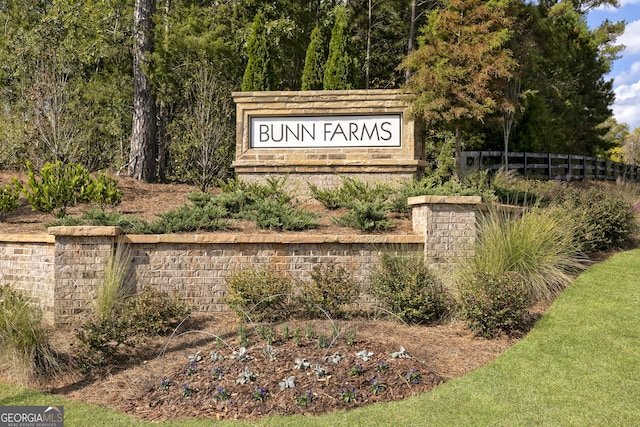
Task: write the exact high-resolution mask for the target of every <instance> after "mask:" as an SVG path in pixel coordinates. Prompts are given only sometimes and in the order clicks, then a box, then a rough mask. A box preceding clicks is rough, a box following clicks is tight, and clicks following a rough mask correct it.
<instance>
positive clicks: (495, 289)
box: [460, 272, 531, 338]
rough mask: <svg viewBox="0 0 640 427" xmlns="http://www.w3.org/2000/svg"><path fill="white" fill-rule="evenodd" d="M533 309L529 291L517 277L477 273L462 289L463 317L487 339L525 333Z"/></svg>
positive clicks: (516, 275)
mask: <svg viewBox="0 0 640 427" xmlns="http://www.w3.org/2000/svg"><path fill="white" fill-rule="evenodd" d="M530 306H531V297H530V295H529V290H528V288H527V286H526V284H525V282H524V280H523V278H522V277H521V276H520V275H518V274H517V273H512V272H507V273H499V274H493V273H476V274H475V275H474V276H472V277H471V278H470V279H469V280H468V281H467V282H465V283H463V284H462V285H461V287H460V314H461V316H462V318H463V319H464V320H465V322H466V324H467V326H468V327H469V328H470V329H471V330H472V331H473V332H475V333H476V334H478V335H480V336H483V337H485V338H495V337H497V336H499V335H501V334H502V333H508V334H510V333H513V332H515V331H517V330H522V329H523V328H524V326H525V325H526V323H527V321H528V319H529V311H528V310H529V307H530Z"/></svg>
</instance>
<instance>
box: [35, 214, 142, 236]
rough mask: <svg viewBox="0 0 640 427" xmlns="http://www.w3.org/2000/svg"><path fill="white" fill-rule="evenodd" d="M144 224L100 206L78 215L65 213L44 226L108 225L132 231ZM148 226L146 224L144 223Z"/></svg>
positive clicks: (140, 220) (136, 219) (138, 219)
mask: <svg viewBox="0 0 640 427" xmlns="http://www.w3.org/2000/svg"><path fill="white" fill-rule="evenodd" d="M142 224H146V223H145V222H144V221H143V220H142V219H140V218H137V217H132V216H127V215H123V214H122V213H121V212H107V211H104V210H103V209H102V208H93V209H89V210H88V211H86V212H83V213H82V215H80V216H79V217H74V216H71V215H67V216H65V217H62V218H56V219H55V220H54V221H51V222H48V223H46V224H45V226H46V227H56V226H76V225H91V226H110V227H121V228H122V229H123V230H125V231H126V232H128V231H133V230H136V229H138V228H139V227H142V226H143V225H142ZM146 225H147V226H148V224H146Z"/></svg>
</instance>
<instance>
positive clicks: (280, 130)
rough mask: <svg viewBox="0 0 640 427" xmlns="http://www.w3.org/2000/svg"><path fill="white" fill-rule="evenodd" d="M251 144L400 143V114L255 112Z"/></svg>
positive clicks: (380, 144) (348, 145)
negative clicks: (326, 114) (268, 113)
mask: <svg viewBox="0 0 640 427" xmlns="http://www.w3.org/2000/svg"><path fill="white" fill-rule="evenodd" d="M250 131H251V133H250V146H251V148H306V147H309V148H323V147H326V148H340V147H342V148H349V147H400V146H401V145H402V114H381V115H335V116H262V117H260V116H254V117H251V118H250Z"/></svg>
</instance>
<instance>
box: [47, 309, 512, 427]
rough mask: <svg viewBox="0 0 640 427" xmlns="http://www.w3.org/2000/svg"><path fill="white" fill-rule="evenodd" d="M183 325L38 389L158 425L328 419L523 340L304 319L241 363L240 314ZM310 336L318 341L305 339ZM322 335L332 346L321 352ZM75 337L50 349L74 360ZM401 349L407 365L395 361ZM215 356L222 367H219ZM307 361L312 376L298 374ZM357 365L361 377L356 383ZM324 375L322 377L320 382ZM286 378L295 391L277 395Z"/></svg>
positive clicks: (258, 345)
mask: <svg viewBox="0 0 640 427" xmlns="http://www.w3.org/2000/svg"><path fill="white" fill-rule="evenodd" d="M187 323H188V324H185V325H183V326H182V327H181V329H180V330H178V331H176V333H175V334H174V335H172V336H171V337H163V338H157V339H153V340H149V341H147V342H146V343H145V344H144V345H141V346H139V347H137V348H136V349H135V350H134V351H132V352H129V353H128V354H126V355H123V357H122V363H121V364H119V365H117V366H113V367H112V368H111V369H110V370H109V371H108V372H106V373H104V375H96V376H93V377H82V376H80V375H79V374H78V373H76V372H74V371H67V372H66V373H64V374H61V375H58V376H56V378H54V379H51V380H50V381H48V382H43V383H40V384H39V385H38V388H40V389H41V390H45V391H48V392H51V393H54V394H58V395H62V396H65V397H68V398H70V399H74V400H79V401H83V402H88V403H93V404H97V405H101V406H108V407H111V408H114V409H116V410H118V411H122V412H126V413H129V414H132V415H134V416H136V417H139V418H142V419H145V420H152V421H162V420H169V419H186V418H216V419H221V418H230V419H254V418H259V417H264V416H269V415H276V414H278V415H288V414H322V413H328V412H333V411H336V410H340V409H351V408H355V407H358V406H363V405H367V404H371V403H374V402H383V401H393V400H398V399H403V398H406V397H408V396H412V395H415V394H417V393H421V392H424V391H426V390H429V389H431V388H433V387H434V386H436V385H438V384H440V383H442V382H445V381H448V380H450V379H452V378H456V377H460V376H462V375H464V374H466V373H468V372H470V371H472V370H474V369H476V368H478V367H479V366H481V365H483V364H485V363H487V362H489V361H491V360H493V359H495V358H496V357H497V356H498V355H499V354H500V353H502V352H503V351H504V350H505V349H507V348H508V347H509V346H511V345H512V344H514V343H515V342H516V341H517V340H518V337H508V336H502V337H500V338H498V339H494V340H487V339H484V338H479V337H476V336H474V335H473V334H472V333H471V332H469V331H468V330H467V329H465V328H464V326H463V325H462V324H461V323H459V322H455V321H453V322H450V323H446V324H443V325H437V326H430V327H424V326H408V325H404V324H402V323H399V322H397V321H388V320H380V319H359V320H339V321H335V320H334V321H329V320H325V321H319V320H313V321H302V320H300V321H291V322H288V323H286V325H287V327H288V329H289V338H288V339H285V338H283V337H282V328H283V325H284V324H282V323H281V324H278V325H273V330H274V331H275V339H274V340H273V342H272V344H271V347H267V342H266V341H265V340H264V338H260V337H259V336H257V335H256V333H255V329H251V328H249V340H250V345H249V347H247V350H246V353H245V355H246V356H247V357H246V358H242V357H239V356H238V352H239V350H240V344H239V341H238V334H237V331H238V321H237V319H236V317H235V315H233V314H229V313H218V314H211V313H197V314H194V315H192V318H191V319H190V320H189V321H188V322H187ZM336 327H337V330H338V331H339V333H338V334H337V338H336V339H335V340H334V341H332V330H334V329H336ZM296 329H297V330H298V331H299V337H300V338H299V339H298V340H296V339H294V338H293V336H294V335H295V333H294V331H296ZM308 329H312V330H313V331H314V337H313V338H307V337H306V332H307V330H308ZM321 334H322V335H325V336H326V337H327V338H328V342H329V343H330V345H329V347H328V348H320V347H319V346H318V337H319V335H321ZM334 335H335V334H334ZM72 336H73V333H72V331H69V330H67V331H64V330H60V331H56V332H55V333H54V338H53V343H54V345H55V347H56V348H57V349H59V351H61V354H62V355H64V356H63V357H64V358H65V359H66V360H72V347H71V346H70V341H69V337H72ZM354 337H355V342H354V343H350V342H348V341H349V339H348V338H354ZM218 338H219V339H218ZM349 344H352V345H349ZM401 348H404V350H405V351H404V353H403V354H402V356H404V357H396V358H394V357H393V356H392V354H393V353H399V352H400V351H401ZM363 350H366V351H367V352H369V353H371V354H370V358H369V359H368V360H366V361H365V360H362V359H360V358H358V357H357V356H356V354H357V353H359V352H362V351H363ZM212 352H214V353H215V354H217V355H219V356H223V357H224V360H217V361H213V360H212V357H211V354H212ZM234 352H235V353H234ZM196 354H198V355H199V356H200V357H201V359H200V360H198V361H197V362H196V363H195V364H194V365H191V363H190V359H189V356H193V355H196ZM337 355H341V356H342V358H341V359H340V360H338V359H339V358H338V357H336V356H337ZM331 359H335V360H336V361H337V363H334V361H333V360H331ZM301 362H302V363H301ZM305 363H306V364H308V368H307V369H299V368H297V367H296V365H298V366H299V365H301V364H305ZM358 366H359V367H361V369H362V372H361V373H359V375H355V374H356V372H355V371H356V370H357V369H358ZM318 367H320V368H323V369H324V370H325V371H326V373H325V374H324V375H318V374H317V373H316V368H318ZM245 372H246V373H247V375H246V376H247V378H248V380H247V381H246V383H244V384H242V383H240V382H239V381H238V380H239V379H240V377H241V374H242V373H245ZM249 374H252V375H249ZM290 377H294V380H293V384H295V386H294V387H291V388H284V389H281V386H280V383H284V382H286V380H287V379H289V378H290ZM163 384H168V387H162V385H163ZM293 384H291V385H293ZM309 395H310V396H311V397H310V399H309V398H308V396H309Z"/></svg>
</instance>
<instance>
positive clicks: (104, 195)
mask: <svg viewBox="0 0 640 427" xmlns="http://www.w3.org/2000/svg"><path fill="white" fill-rule="evenodd" d="M90 191H91V201H93V202H95V203H97V204H98V206H100V209H102V210H104V209H105V208H106V207H107V206H110V207H113V206H117V205H119V204H120V202H122V190H120V189H119V188H118V181H117V180H116V179H114V178H111V177H110V176H108V175H106V174H105V173H104V172H100V173H98V177H97V178H96V179H94V180H93V181H92V182H91V190H90Z"/></svg>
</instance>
